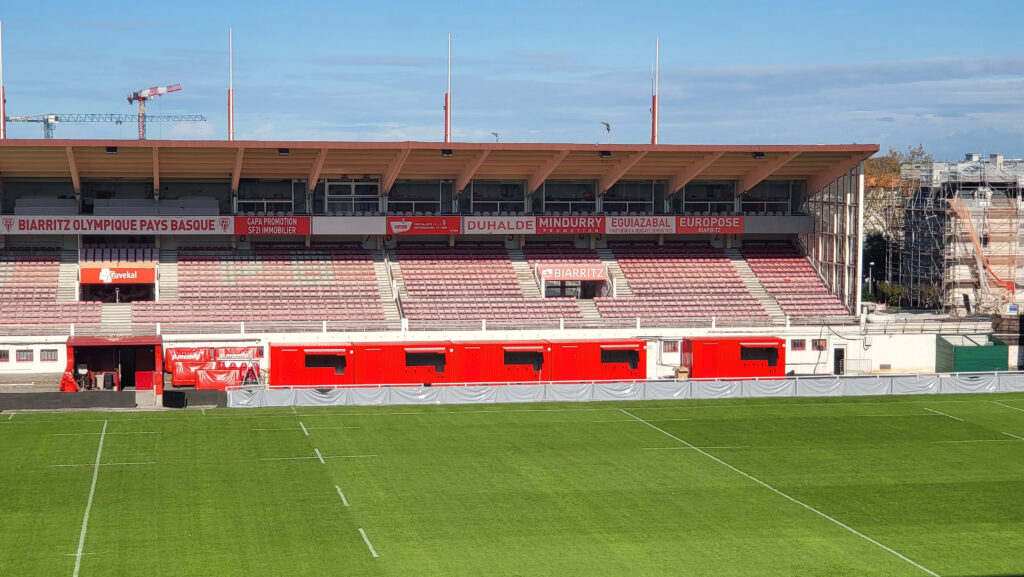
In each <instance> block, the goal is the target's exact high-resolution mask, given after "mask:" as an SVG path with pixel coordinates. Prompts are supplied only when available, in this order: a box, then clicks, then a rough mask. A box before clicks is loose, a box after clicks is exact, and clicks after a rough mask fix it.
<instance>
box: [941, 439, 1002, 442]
mask: <svg viewBox="0 0 1024 577" xmlns="http://www.w3.org/2000/svg"><path fill="white" fill-rule="evenodd" d="M1012 442H1013V439H966V440H963V441H932V443H1012Z"/></svg>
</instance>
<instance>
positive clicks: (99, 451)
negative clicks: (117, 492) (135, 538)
mask: <svg viewBox="0 0 1024 577" xmlns="http://www.w3.org/2000/svg"><path fill="white" fill-rule="evenodd" d="M106 432H107V422H106V421H103V432H101V433H100V443H99V446H98V447H97V448H96V463H95V464H94V465H93V469H92V485H90V486H89V500H88V501H86V502H85V515H83V516H82V532H81V533H80V534H79V535H78V553H76V554H75V572H74V573H72V575H73V577H78V571H79V569H81V568H82V549H83V548H84V547H85V532H86V530H87V529H88V528H89V512H90V511H92V497H93V495H95V494H96V479H98V478H99V476H100V459H101V458H102V457H103V441H104V440H105V439H106V438H107V436H106Z"/></svg>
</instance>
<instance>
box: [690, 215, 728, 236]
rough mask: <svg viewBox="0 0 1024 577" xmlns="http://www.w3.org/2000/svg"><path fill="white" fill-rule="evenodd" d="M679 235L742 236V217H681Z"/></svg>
mask: <svg viewBox="0 0 1024 577" xmlns="http://www.w3.org/2000/svg"><path fill="white" fill-rule="evenodd" d="M676 233H678V234H741V233H743V217H742V216H680V217H679V218H678V222H677V224H676Z"/></svg>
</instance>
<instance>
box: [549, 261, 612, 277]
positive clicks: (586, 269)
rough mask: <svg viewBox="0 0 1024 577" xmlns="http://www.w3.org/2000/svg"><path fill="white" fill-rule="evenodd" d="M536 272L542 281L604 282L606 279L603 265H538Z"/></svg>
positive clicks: (606, 275)
mask: <svg viewBox="0 0 1024 577" xmlns="http://www.w3.org/2000/svg"><path fill="white" fill-rule="evenodd" d="M537 270H538V274H539V275H540V278H541V279H542V280H553V281H562V280H606V279H607V278H608V274H607V272H606V271H605V267H604V265H597V264H595V265H582V264H539V265H537Z"/></svg>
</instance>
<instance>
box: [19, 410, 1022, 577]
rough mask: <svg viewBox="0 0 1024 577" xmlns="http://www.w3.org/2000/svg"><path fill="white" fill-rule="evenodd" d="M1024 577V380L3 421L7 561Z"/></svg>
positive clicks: (251, 576)
mask: <svg viewBox="0 0 1024 577" xmlns="http://www.w3.org/2000/svg"><path fill="white" fill-rule="evenodd" d="M97 463H98V465H97ZM87 513H88V516H87ZM86 516H87V519H86ZM1021 573H1024V395H1020V394H1013V395H1010V394H1007V395H1002V394H1001V395H955V396H927V397H888V398H878V397H873V398H861V399H849V398H844V399H778V400H766V399H743V400H728V401H677V402H651V403H637V402H632V403H587V404H543V405H489V406H481V405H476V406H454V407H453V406H441V407H384V408H298V409H294V410H293V409H290V408H286V409H260V410H205V411H203V412H200V411H198V410H186V411H176V412H173V411H168V412H149V413H145V412H130V413H125V412H117V413H96V412H90V413H59V414H58V413H24V414H15V415H14V416H13V417H11V416H9V414H6V413H5V414H2V415H0V575H4V576H18V577H24V576H35V575H39V576H48V577H50V576H69V577H74V576H75V575H79V576H81V577H93V576H104V577H109V576H116V575H124V576H140V575H145V576H171V575H182V576H184V575H216V576H220V577H227V576H243V577H255V576H265V575H266V576H271V575H272V576H288V577H296V576H326V575H339V576H341V575H344V576H358V575H370V576H373V575H387V576H410V575H426V576H452V575H460V576H461V575H467V576H468V575H486V576H534V575H537V576H540V575H544V576H547V575H558V576H574V575H579V576H587V577H594V576H616V577H619V576H626V575H644V576H662V575H664V576H669V575H671V576H679V575H714V576H730V575H736V576H740V575H742V576H748V575H765V576H768V575H787V576H789V575H791V576H810V575H829V576H838V575H849V576H858V577H864V576H872V575H877V576H886V577H889V576H897V575H906V576H915V575H923V576H928V575H941V576H943V577H954V576H968V575H979V576H980V575H1012V574H1021Z"/></svg>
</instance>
